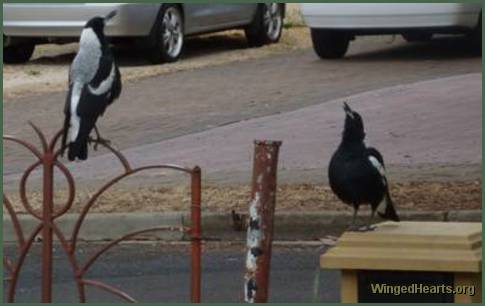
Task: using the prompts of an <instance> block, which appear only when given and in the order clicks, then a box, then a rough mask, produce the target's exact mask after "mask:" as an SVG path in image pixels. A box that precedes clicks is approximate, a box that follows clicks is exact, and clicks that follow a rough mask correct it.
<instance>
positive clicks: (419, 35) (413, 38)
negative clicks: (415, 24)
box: [402, 32, 433, 42]
mask: <svg viewBox="0 0 485 306" xmlns="http://www.w3.org/2000/svg"><path fill="white" fill-rule="evenodd" d="M402 37H403V38H404V40H405V41H407V42H418V41H430V40H431V38H433V33H427V32H416V33H404V34H402Z"/></svg>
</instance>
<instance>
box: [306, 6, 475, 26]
mask: <svg viewBox="0 0 485 306" xmlns="http://www.w3.org/2000/svg"><path fill="white" fill-rule="evenodd" d="M480 10H481V5H480V4H479V3H478V4H477V3H470V4H462V3H406V4H400V3H366V4H357V3H348V4H333V3H332V4H331V3H328V4H321V3H320V4H317V3H311V4H310V3H308V4H302V6H301V11H302V15H303V18H304V20H305V22H306V24H307V25H308V26H309V27H310V28H322V29H361V30H362V29H406V28H440V27H443V28H451V27H456V28H470V29H471V28H474V27H475V26H476V25H477V22H478V17H479V13H480Z"/></svg>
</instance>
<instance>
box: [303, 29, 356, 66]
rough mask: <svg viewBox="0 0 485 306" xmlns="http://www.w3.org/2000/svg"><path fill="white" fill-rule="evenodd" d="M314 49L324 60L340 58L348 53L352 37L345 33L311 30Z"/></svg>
mask: <svg viewBox="0 0 485 306" xmlns="http://www.w3.org/2000/svg"><path fill="white" fill-rule="evenodd" d="M311 36H312V43H313V49H314V50H315V53H316V54H317V55H318V56H319V57H320V58H322V59H327V58H340V57H343V56H344V55H345V53H347V50H348V49H349V43H350V39H351V36H350V35H349V34H347V33H345V32H335V31H327V30H320V29H311Z"/></svg>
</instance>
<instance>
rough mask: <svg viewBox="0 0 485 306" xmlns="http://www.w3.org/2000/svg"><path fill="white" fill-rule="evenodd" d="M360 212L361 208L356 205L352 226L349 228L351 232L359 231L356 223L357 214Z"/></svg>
mask: <svg viewBox="0 0 485 306" xmlns="http://www.w3.org/2000/svg"><path fill="white" fill-rule="evenodd" d="M358 211H359V206H358V205H354V214H353V216H352V224H350V226H349V227H348V229H347V230H349V231H357V230H359V227H358V226H357V225H356V224H355V223H356V221H357V212H358Z"/></svg>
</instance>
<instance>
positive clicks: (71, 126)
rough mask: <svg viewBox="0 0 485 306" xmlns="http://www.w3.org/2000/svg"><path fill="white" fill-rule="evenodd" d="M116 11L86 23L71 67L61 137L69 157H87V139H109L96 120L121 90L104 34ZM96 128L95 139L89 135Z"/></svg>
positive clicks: (97, 141) (115, 67)
mask: <svg viewBox="0 0 485 306" xmlns="http://www.w3.org/2000/svg"><path fill="white" fill-rule="evenodd" d="M115 15H116V11H112V12H111V13H109V14H108V15H106V16H105V17H94V18H92V19H90V20H89V21H88V22H87V23H86V25H85V26H84V28H83V30H82V33H81V38H80V40H79V50H78V52H77V54H76V57H75V58H74V61H73V62H72V64H71V67H70V71H69V91H68V94H67V99H66V106H65V108H64V113H65V120H64V133H63V137H62V146H63V147H62V148H63V149H62V153H64V150H65V149H67V150H68V155H67V156H68V159H69V160H70V161H73V160H75V159H79V160H86V159H87V157H88V143H90V142H92V141H94V142H95V143H96V144H97V143H102V142H107V141H106V140H104V139H102V138H101V136H100V135H99V131H98V129H97V127H96V121H97V119H98V117H99V116H102V115H103V114H104V112H105V110H106V107H107V106H108V105H110V104H111V103H112V102H113V101H114V100H115V99H117V98H118V97H119V95H120V93H121V76H120V71H119V68H118V66H117V65H116V63H115V61H114V57H113V54H112V53H111V50H110V48H109V45H108V42H107V39H106V37H105V35H104V27H105V24H106V22H107V21H108V20H110V19H111V18H113V17H114V16H115ZM93 129H94V130H95V132H96V138H95V139H92V138H91V137H90V134H91V132H92V130H93ZM96 144H95V149H96Z"/></svg>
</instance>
